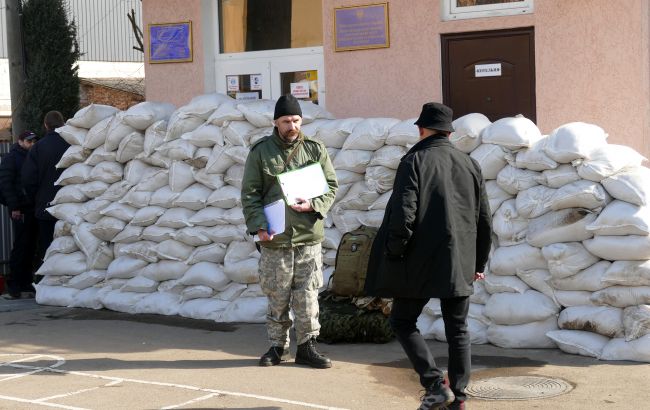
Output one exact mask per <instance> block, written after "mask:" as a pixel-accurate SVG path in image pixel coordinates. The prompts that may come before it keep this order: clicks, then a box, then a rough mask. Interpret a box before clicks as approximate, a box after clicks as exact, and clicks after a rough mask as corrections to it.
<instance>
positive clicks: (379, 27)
mask: <svg viewBox="0 0 650 410" xmlns="http://www.w3.org/2000/svg"><path fill="white" fill-rule="evenodd" d="M334 41H335V50H336V51H348V50H362V49H368V48H386V47H390V39H389V31H388V3H381V4H371V5H367V6H350V7H340V8H336V9H335V10H334Z"/></svg>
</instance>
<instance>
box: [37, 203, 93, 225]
mask: <svg viewBox="0 0 650 410" xmlns="http://www.w3.org/2000/svg"><path fill="white" fill-rule="evenodd" d="M83 206H84V204H61V205H54V206H50V207H49V208H46V209H45V210H46V211H47V212H48V213H49V214H50V215H52V216H53V217H55V218H56V219H59V220H63V221H65V222H68V223H69V224H71V225H78V224H80V223H81V222H83V219H82V218H81V216H80V214H81V209H82V208H83Z"/></svg>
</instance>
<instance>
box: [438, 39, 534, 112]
mask: <svg viewBox="0 0 650 410" xmlns="http://www.w3.org/2000/svg"><path fill="white" fill-rule="evenodd" d="M534 45H535V33H534V30H533V28H532V27H526V28H520V29H514V30H496V31H483V32H475V33H460V34H444V35H442V85H443V101H444V103H445V104H447V105H449V106H450V107H451V108H452V109H453V110H454V118H458V117H461V116H463V115H465V114H469V113H472V112H479V113H482V114H485V115H486V116H487V117H488V118H489V119H490V120H491V121H495V120H498V119H499V118H503V117H512V116H514V115H517V114H523V115H524V116H525V117H526V118H529V119H531V120H532V121H535V120H536V115H535V114H536V113H535V47H534Z"/></svg>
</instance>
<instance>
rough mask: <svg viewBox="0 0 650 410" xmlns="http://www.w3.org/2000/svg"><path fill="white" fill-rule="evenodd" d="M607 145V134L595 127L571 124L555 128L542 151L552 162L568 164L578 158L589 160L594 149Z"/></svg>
mask: <svg viewBox="0 0 650 410" xmlns="http://www.w3.org/2000/svg"><path fill="white" fill-rule="evenodd" d="M606 144H607V134H605V131H604V130H603V129H602V128H600V127H599V126H597V125H594V124H587V123H584V122H571V123H568V124H565V125H562V126H561V127H558V128H556V129H555V130H554V131H553V132H552V133H551V134H550V135H549V136H548V142H547V143H546V147H545V148H544V150H545V151H546V155H548V156H549V157H551V158H552V159H553V160H555V161H557V162H560V163H563V164H568V163H569V162H571V161H573V160H576V159H579V158H589V156H590V154H591V152H592V151H593V150H595V149H596V148H599V147H602V146H604V145H606Z"/></svg>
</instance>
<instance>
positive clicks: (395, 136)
mask: <svg viewBox="0 0 650 410" xmlns="http://www.w3.org/2000/svg"><path fill="white" fill-rule="evenodd" d="M416 120H417V118H409V119H407V120H404V121H400V122H398V123H396V124H395V125H393V126H392V127H391V128H390V130H388V137H387V138H386V145H399V146H402V147H407V146H410V145H413V144H415V143H417V142H418V141H419V140H420V134H419V132H418V127H417V125H415V121H416Z"/></svg>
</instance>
